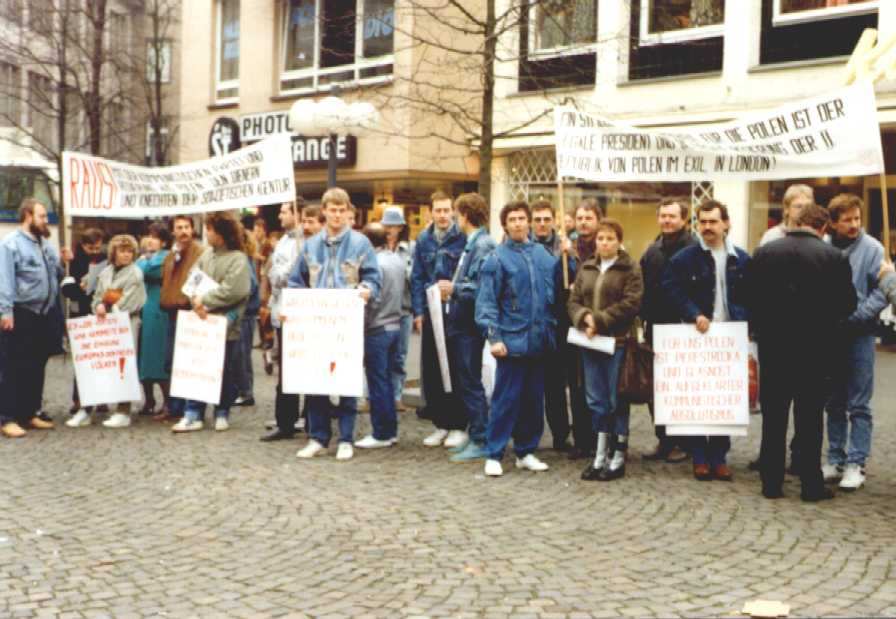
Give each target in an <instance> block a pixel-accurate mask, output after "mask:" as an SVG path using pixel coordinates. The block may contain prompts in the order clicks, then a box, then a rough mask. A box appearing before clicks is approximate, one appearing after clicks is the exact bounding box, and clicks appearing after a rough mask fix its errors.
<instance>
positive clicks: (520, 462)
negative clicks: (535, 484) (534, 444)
mask: <svg viewBox="0 0 896 619" xmlns="http://www.w3.org/2000/svg"><path fill="white" fill-rule="evenodd" d="M516 468H518V469H526V470H527V471H535V472H538V473H540V472H541V471H546V470H548V468H550V467H548V465H547V464H545V463H544V462H542V461H541V460H539V459H538V458H536V457H535V454H529V455H528V456H526V457H525V458H523V459H520V458H517V459H516Z"/></svg>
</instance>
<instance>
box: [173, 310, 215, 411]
mask: <svg viewBox="0 0 896 619" xmlns="http://www.w3.org/2000/svg"><path fill="white" fill-rule="evenodd" d="M226 344H227V318H225V317H224V316H215V315H214V314H209V315H208V316H206V318H205V320H203V319H201V318H200V317H199V316H198V315H197V314H196V312H186V311H183V310H181V311H179V312H178V313H177V329H176V330H175V333H174V359H173V361H172V364H171V395H173V396H175V397H178V398H187V399H189V400H197V401H199V402H206V403H207V404H219V403H220V400H221V381H222V377H223V374H224V348H225V346H226Z"/></svg>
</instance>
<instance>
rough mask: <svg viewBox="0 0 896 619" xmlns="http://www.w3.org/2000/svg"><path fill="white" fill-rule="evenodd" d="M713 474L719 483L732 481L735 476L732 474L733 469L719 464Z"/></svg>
mask: <svg viewBox="0 0 896 619" xmlns="http://www.w3.org/2000/svg"><path fill="white" fill-rule="evenodd" d="M712 473H713V476H714V477H715V478H716V479H718V480H719V481H731V480H732V479H734V475H733V474H732V473H731V469H730V468H729V467H728V465H727V464H717V465H716V467H715V468H714V469H713V471H712Z"/></svg>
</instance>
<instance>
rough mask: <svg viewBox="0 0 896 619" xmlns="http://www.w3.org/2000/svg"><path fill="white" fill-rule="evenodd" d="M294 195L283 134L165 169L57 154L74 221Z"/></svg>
mask: <svg viewBox="0 0 896 619" xmlns="http://www.w3.org/2000/svg"><path fill="white" fill-rule="evenodd" d="M295 196H296V190H295V181H294V178H293V170H292V147H291V143H290V138H289V135H286V134H283V135H277V136H274V137H271V138H268V139H266V140H262V141H261V142H258V143H257V144H253V145H252V146H247V147H245V148H243V149H241V150H238V151H235V152H233V153H230V154H229V155H225V156H223V157H216V158H214V159H206V160H203V161H195V162H193V163H187V164H184V165H178V166H171V167H167V168H145V167H142V166H135V165H130V164H127V163H121V162H118V161H111V160H109V159H102V158H100V157H92V156H90V155H84V154H82V153H73V152H68V151H66V152H64V153H62V200H63V204H65V205H66V208H68V209H69V213H70V214H71V215H73V216H76V217H119V218H144V217H162V216H166V215H167V216H170V215H177V214H184V213H206V212H210V211H224V210H231V209H239V208H245V207H250V206H258V205H259V204H272V203H276V202H290V201H292V200H294V199H295Z"/></svg>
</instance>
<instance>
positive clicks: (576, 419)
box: [548, 338, 597, 453]
mask: <svg viewBox="0 0 896 619" xmlns="http://www.w3.org/2000/svg"><path fill="white" fill-rule="evenodd" d="M563 341H564V342H565V341H566V338H564V340H563ZM561 346H564V347H565V348H566V384H567V385H569V404H570V409H571V410H572V441H573V443H575V446H576V449H578V450H579V451H581V452H584V453H591V452H592V451H594V450H595V449H596V448H597V435H596V434H595V433H594V426H593V424H592V423H591V413H590V412H589V411H588V407H587V406H586V405H585V370H584V366H583V362H582V350H581V349H580V348H578V347H576V346H571V345H568V344H565V343H564V344H561ZM548 423H550V418H548Z"/></svg>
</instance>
